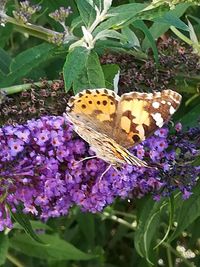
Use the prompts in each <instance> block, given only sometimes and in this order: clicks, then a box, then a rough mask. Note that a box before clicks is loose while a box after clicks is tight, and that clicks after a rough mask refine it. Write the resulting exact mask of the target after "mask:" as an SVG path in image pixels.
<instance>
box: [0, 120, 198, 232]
mask: <svg viewBox="0 0 200 267" xmlns="http://www.w3.org/2000/svg"><path fill="white" fill-rule="evenodd" d="M198 134H200V129H199V128H198V127H196V128H194V129H190V130H189V131H188V132H186V133H183V132H182V131H179V132H176V133H175V134H173V135H169V130H168V129H167V128H166V127H165V128H163V129H159V130H158V131H156V133H155V135H154V136H152V137H150V138H148V139H147V140H146V141H144V142H143V143H142V144H139V145H137V146H136V147H134V148H132V149H131V151H132V153H133V154H135V155H136V156H138V157H139V158H141V159H144V160H146V161H147V162H148V163H149V165H150V166H151V165H152V168H137V167H135V166H130V165H126V166H122V167H121V170H115V169H114V168H110V170H109V171H108V172H107V173H105V175H104V176H103V177H101V176H102V173H103V172H104V171H105V169H106V168H107V167H108V165H107V164H106V163H105V162H104V161H102V160H100V159H98V158H95V159H87V160H84V161H82V159H84V158H87V157H90V156H91V155H94V152H92V151H91V150H90V148H89V146H88V144H86V142H85V141H84V140H82V139H81V138H80V137H79V136H77V135H76V134H74V133H73V128H72V125H71V124H70V123H69V122H67V121H65V119H64V118H63V117H59V116H57V117H56V116H46V117H42V118H40V119H38V120H29V121H27V123H26V124H24V125H16V126H4V127H2V128H1V129H0V177H1V180H0V197H1V199H2V201H1V203H0V230H3V229H4V228H5V227H9V228H11V227H12V223H11V219H10V214H9V211H8V210H7V208H6V207H7V206H6V205H9V207H10V208H11V209H12V211H13V212H16V208H15V207H16V205H18V204H23V206H24V209H23V212H24V213H31V214H34V215H35V216H38V217H40V218H42V219H44V220H47V219H48V218H50V217H58V216H63V215H66V214H67V213H68V211H69V209H70V207H72V206H73V205H78V206H80V207H81V209H82V210H83V211H90V212H92V213H95V212H100V211H102V209H103V208H104V207H105V206H107V205H109V204H111V203H112V202H113V201H114V200H115V198H116V197H121V198H122V199H125V198H127V197H128V198H130V197H137V198H141V197H143V196H144V195H145V194H149V193H151V194H152V195H153V198H154V199H155V200H159V199H160V198H161V197H163V196H168V195H170V194H171V192H173V191H174V190H177V189H178V190H180V191H181V192H182V194H183V198H184V199H186V198H188V197H189V196H190V194H191V189H192V186H193V185H194V184H195V182H196V177H197V176H198V175H199V173H200V168H198V167H196V168H195V167H192V165H191V164H190V161H191V160H194V159H195V157H196V155H197V154H198V153H199V152H198V151H199V145H197V144H198V143H196V141H195V140H196V139H195V138H194V136H197V135H198ZM176 151H178V153H176ZM187 161H188V162H189V163H188V164H187ZM155 167H156V168H155Z"/></svg>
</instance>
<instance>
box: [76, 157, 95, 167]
mask: <svg viewBox="0 0 200 267" xmlns="http://www.w3.org/2000/svg"><path fill="white" fill-rule="evenodd" d="M96 157H97V156H96V155H95V156H91V157H85V158H83V159H81V160H79V161H77V162H76V163H75V165H77V164H79V163H80V162H82V161H85V160H89V159H94V158H96Z"/></svg>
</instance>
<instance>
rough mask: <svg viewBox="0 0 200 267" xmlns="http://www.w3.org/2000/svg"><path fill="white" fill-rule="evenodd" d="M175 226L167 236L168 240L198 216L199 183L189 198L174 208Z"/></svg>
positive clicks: (199, 201) (172, 238) (199, 200)
mask: <svg viewBox="0 0 200 267" xmlns="http://www.w3.org/2000/svg"><path fill="white" fill-rule="evenodd" d="M175 214H176V218H175V221H176V222H177V227H176V230H175V231H174V233H173V234H172V235H171V237H170V238H169V242H171V241H172V240H174V239H175V238H176V237H177V236H179V235H180V234H181V233H182V232H183V231H184V230H185V229H186V228H187V227H188V226H189V225H191V224H192V223H193V222H194V221H195V220H196V219H197V218H198V217H199V216H200V184H199V183H198V184H197V186H196V187H195V188H194V190H193V194H192V195H191V196H190V198H189V199H187V200H185V201H183V200H182V201H181V205H179V206H178V208H177V209H176V210H175Z"/></svg>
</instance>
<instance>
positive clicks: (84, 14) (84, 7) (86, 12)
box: [76, 0, 96, 27]
mask: <svg viewBox="0 0 200 267" xmlns="http://www.w3.org/2000/svg"><path fill="white" fill-rule="evenodd" d="M76 4H77V7H78V10H79V13H80V15H81V18H82V20H83V22H84V24H85V26H86V27H89V26H90V25H91V24H92V23H93V21H94V20H95V17H96V11H95V9H94V7H93V6H91V5H90V4H89V3H88V2H87V1H86V0H85V1H83V0H76Z"/></svg>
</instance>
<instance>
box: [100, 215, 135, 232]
mask: <svg viewBox="0 0 200 267" xmlns="http://www.w3.org/2000/svg"><path fill="white" fill-rule="evenodd" d="M103 215H104V216H105V217H106V218H108V219H110V220H112V221H115V222H118V223H120V224H123V225H124V226H126V227H128V228H129V229H131V230H135V226H133V225H132V224H130V223H128V222H127V221H125V220H123V219H121V218H119V217H117V216H115V215H111V214H110V213H108V212H103Z"/></svg>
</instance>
